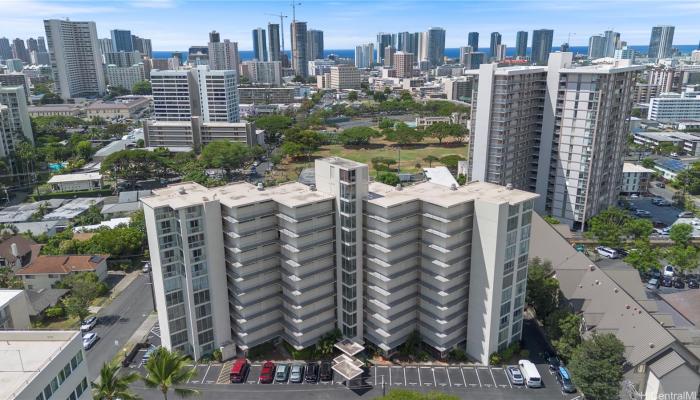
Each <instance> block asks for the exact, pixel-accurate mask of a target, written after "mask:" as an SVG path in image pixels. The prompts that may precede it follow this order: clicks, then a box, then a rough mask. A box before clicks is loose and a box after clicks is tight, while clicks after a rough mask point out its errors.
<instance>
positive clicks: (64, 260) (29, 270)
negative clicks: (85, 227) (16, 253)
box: [15, 255, 108, 290]
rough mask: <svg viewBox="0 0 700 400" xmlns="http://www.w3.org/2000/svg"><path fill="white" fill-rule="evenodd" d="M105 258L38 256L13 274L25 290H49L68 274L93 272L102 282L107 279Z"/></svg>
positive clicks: (97, 256)
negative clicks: (18, 278) (19, 279)
mask: <svg viewBox="0 0 700 400" xmlns="http://www.w3.org/2000/svg"><path fill="white" fill-rule="evenodd" d="M107 257H108V256H103V255H94V256H72V255H71V256H38V257H37V258H36V259H34V261H32V262H31V263H29V265H27V266H26V267H24V268H22V269H20V270H19V271H16V272H15V275H17V276H18V277H20V278H22V282H23V283H24V288H25V289H27V290H41V289H51V288H53V287H55V286H56V284H57V283H59V282H61V281H62V280H63V278H65V277H66V276H68V275H70V274H74V273H79V272H94V273H95V274H96V275H97V277H98V278H99V279H100V280H101V281H103V280H105V279H106V278H107Z"/></svg>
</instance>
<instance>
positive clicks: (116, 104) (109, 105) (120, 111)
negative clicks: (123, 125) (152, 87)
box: [85, 96, 151, 119]
mask: <svg viewBox="0 0 700 400" xmlns="http://www.w3.org/2000/svg"><path fill="white" fill-rule="evenodd" d="M150 104H151V99H150V98H149V97H146V96H123V97H118V98H117V99H115V100H114V101H96V102H94V103H91V104H89V105H88V106H87V107H85V117H87V118H92V117H101V118H105V119H110V118H124V119H127V118H134V117H135V116H137V115H138V114H139V113H140V112H141V111H143V110H144V109H146V108H148V107H149V106H150Z"/></svg>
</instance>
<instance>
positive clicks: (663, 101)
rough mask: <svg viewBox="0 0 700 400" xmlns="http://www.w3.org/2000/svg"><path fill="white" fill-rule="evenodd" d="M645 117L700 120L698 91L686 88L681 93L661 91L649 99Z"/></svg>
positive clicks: (699, 93) (661, 119)
mask: <svg viewBox="0 0 700 400" xmlns="http://www.w3.org/2000/svg"><path fill="white" fill-rule="evenodd" d="M647 118H648V119H650V120H653V121H659V122H681V121H698V120H700V91H699V92H695V91H694V88H687V89H686V90H685V91H684V92H683V93H662V94H660V95H659V96H658V97H653V98H652V99H651V100H650V101H649V111H648V113H647Z"/></svg>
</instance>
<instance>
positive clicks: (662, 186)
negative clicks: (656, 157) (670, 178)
mask: <svg viewBox="0 0 700 400" xmlns="http://www.w3.org/2000/svg"><path fill="white" fill-rule="evenodd" d="M654 186H656V187H657V188H662V189H663V188H665V187H666V184H665V183H663V182H656V183H655V184H654Z"/></svg>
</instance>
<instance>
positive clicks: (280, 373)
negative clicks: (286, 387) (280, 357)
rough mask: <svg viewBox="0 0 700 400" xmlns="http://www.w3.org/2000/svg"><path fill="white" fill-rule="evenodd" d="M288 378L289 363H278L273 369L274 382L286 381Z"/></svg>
mask: <svg viewBox="0 0 700 400" xmlns="http://www.w3.org/2000/svg"><path fill="white" fill-rule="evenodd" d="M287 379H289V365H287V364H279V365H277V369H276V370H275V382H287Z"/></svg>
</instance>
